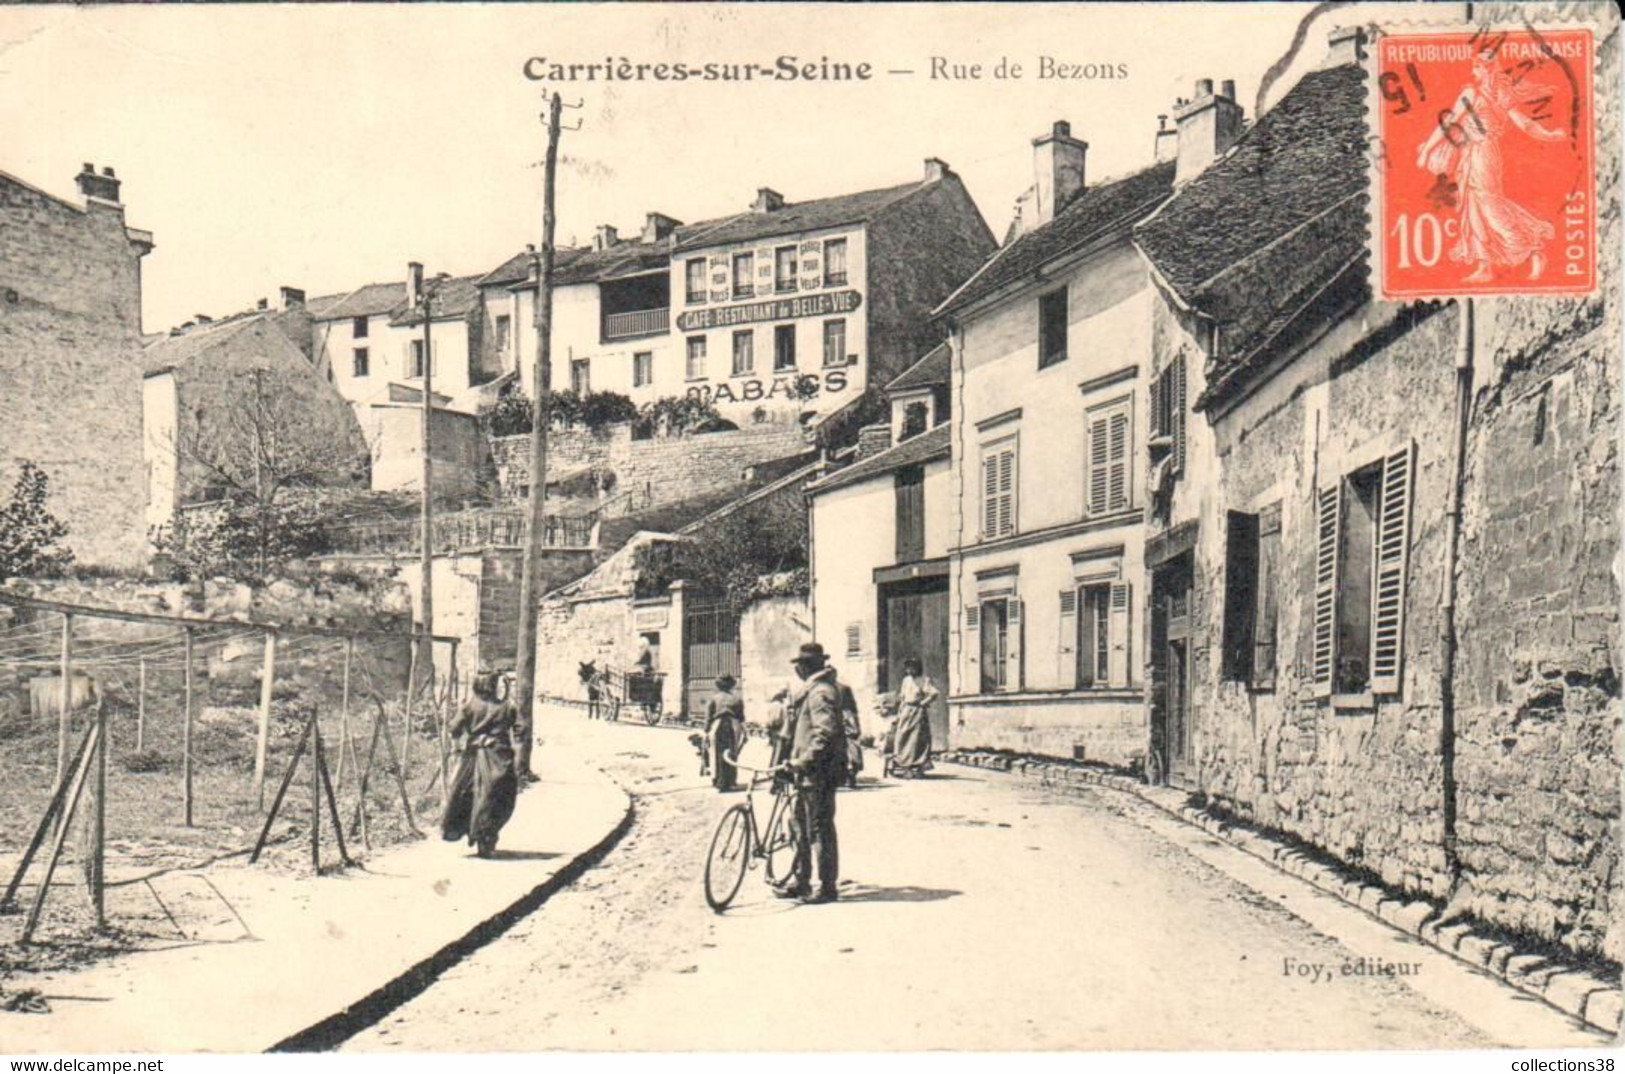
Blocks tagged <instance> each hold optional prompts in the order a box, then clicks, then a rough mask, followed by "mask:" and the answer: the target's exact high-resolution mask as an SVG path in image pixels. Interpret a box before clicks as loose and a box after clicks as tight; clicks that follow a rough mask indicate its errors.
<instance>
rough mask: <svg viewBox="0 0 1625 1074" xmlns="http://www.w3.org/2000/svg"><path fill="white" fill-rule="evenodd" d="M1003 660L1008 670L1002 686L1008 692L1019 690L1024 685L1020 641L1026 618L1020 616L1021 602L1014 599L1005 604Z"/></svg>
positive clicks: (1024, 632) (1023, 665)
mask: <svg viewBox="0 0 1625 1074" xmlns="http://www.w3.org/2000/svg"><path fill="white" fill-rule="evenodd" d="M1004 606H1005V608H1006V609H1007V611H1006V612H1005V615H1006V617H1007V618H1006V620H1005V659H1006V665H1005V666H1006V667H1007V668H1008V670H1007V671H1006V672H1005V676H1004V685H1005V688H1006V689H1008V690H1020V689H1022V688H1023V687H1024V686H1025V685H1026V674H1025V673H1026V665H1025V664H1024V663H1022V659H1023V654H1022V649H1023V648H1024V646H1023V645H1022V641H1023V640H1024V638H1025V636H1026V633H1027V617H1026V616H1025V615H1023V614H1022V612H1023V610H1024V609H1023V608H1022V602H1021V601H1019V600H1016V599H1014V598H1012V599H1010V600H1008V601H1006V602H1005V605H1004Z"/></svg>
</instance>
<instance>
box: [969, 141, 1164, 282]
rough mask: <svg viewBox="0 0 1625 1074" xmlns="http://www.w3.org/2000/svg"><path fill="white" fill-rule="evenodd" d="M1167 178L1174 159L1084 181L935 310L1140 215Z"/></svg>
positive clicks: (1160, 194) (1157, 198) (1021, 274)
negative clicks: (1120, 175) (1105, 179)
mask: <svg viewBox="0 0 1625 1074" xmlns="http://www.w3.org/2000/svg"><path fill="white" fill-rule="evenodd" d="M1173 182H1174V163H1173V162H1172V161H1168V162H1166V163H1162V164H1154V165H1152V166H1151V167H1149V168H1146V169H1144V170H1142V171H1138V172H1135V173H1134V174H1132V175H1128V176H1124V177H1123V178H1121V179H1115V180H1112V181H1110V182H1105V183H1101V184H1099V185H1098V186H1091V187H1085V188H1084V191H1083V193H1082V194H1080V195H1078V196H1077V197H1076V198H1074V199H1073V200H1072V202H1071V203H1070V204H1068V205H1067V207H1066V208H1064V209H1062V210H1061V211H1060V213H1059V214H1058V215H1057V216H1056V217H1055V219H1054V220H1051V221H1050V222H1049V223H1047V224H1045V225H1043V226H1042V227H1039V228H1035V229H1034V230H1032V231H1029V232H1028V233H1027V234H1025V235H1023V236H1021V237H1020V238H1018V239H1016V240H1015V241H1014V242H1012V243H1009V244H1007V245H1006V246H1004V247H1003V248H1002V249H1000V250H999V252H998V253H996V254H994V255H993V257H992V259H991V260H989V261H988V262H987V264H985V265H983V266H982V267H981V269H980V270H979V271H978V272H977V273H976V275H974V276H972V277H971V278H970V279H969V280H967V281H965V284H964V286H962V287H960V289H959V290H958V291H956V292H955V293H954V294H952V295H950V296H949V298H948V300H947V301H946V302H944V303H943V304H942V306H941V307H940V308H939V309H938V311H937V312H939V313H945V312H948V311H949V310H955V309H962V308H963V307H965V306H967V305H969V304H971V303H972V302H975V301H977V300H978V299H981V298H985V297H986V296H988V295H990V294H993V293H994V292H995V291H998V290H999V289H1000V288H1002V287H1005V286H1007V285H1009V284H1011V283H1015V282H1017V281H1019V280H1021V279H1024V278H1025V277H1027V276H1028V275H1029V274H1030V273H1032V272H1033V271H1034V270H1036V269H1038V268H1039V267H1040V266H1042V265H1045V264H1047V263H1049V262H1050V261H1053V260H1055V259H1056V258H1058V257H1063V256H1065V255H1066V254H1069V253H1071V252H1073V251H1074V250H1077V249H1079V248H1081V247H1083V246H1086V245H1087V244H1088V243H1090V242H1092V241H1093V240H1095V239H1096V238H1098V237H1100V236H1102V235H1105V234H1108V233H1110V232H1111V231H1112V230H1113V229H1116V228H1122V227H1126V226H1128V225H1130V224H1133V223H1134V222H1135V221H1137V220H1141V219H1143V218H1145V217H1146V216H1147V215H1149V214H1150V213H1151V211H1152V210H1153V209H1155V208H1156V207H1157V206H1158V205H1159V204H1160V203H1161V202H1162V201H1163V200H1164V199H1165V198H1167V197H1168V194H1169V192H1170V191H1171V190H1172V189H1173Z"/></svg>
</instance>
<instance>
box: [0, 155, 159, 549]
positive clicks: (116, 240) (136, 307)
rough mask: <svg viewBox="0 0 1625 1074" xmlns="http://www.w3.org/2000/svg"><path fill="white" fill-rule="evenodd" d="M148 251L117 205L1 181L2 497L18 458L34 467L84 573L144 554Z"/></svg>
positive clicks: (12, 478) (2, 177)
mask: <svg viewBox="0 0 1625 1074" xmlns="http://www.w3.org/2000/svg"><path fill="white" fill-rule="evenodd" d="M107 181H108V182H110V183H111V182H113V181H112V180H107ZM115 189H116V184H115ZM144 249H145V247H144V246H143V245H141V244H139V243H135V242H132V241H131V239H130V237H129V236H128V235H127V233H126V231H125V224H124V210H123V208H122V207H121V206H119V205H116V204H113V203H111V202H105V201H91V202H89V203H88V205H86V207H85V208H82V209H81V208H79V207H77V206H75V205H72V204H69V203H68V202H66V201H62V200H60V199H58V198H54V197H52V196H50V195H48V194H45V193H43V192H41V191H39V190H36V189H34V188H33V187H30V186H28V185H27V184H25V183H22V182H19V181H17V180H15V179H12V178H11V177H9V176H5V175H0V385H3V386H4V390H5V415H6V420H5V421H4V422H0V495H7V494H9V492H10V490H11V486H12V483H13V482H14V481H15V480H16V477H17V473H18V464H19V462H20V460H22V459H32V460H33V461H34V462H36V463H38V464H39V465H40V467H41V468H42V469H43V470H44V471H45V473H46V475H47V476H48V477H49V478H50V483H51V490H50V501H49V507H50V510H51V511H52V512H53V513H54V514H55V515H56V516H57V517H58V518H60V519H61V520H62V521H63V522H64V523H66V524H67V526H68V539H67V545H68V547H69V548H71V549H72V550H73V552H74V553H75V555H76V556H77V557H78V559H79V561H80V562H82V563H86V564H98V565H107V566H120V567H125V566H133V565H135V564H137V563H139V562H140V560H141V557H142V555H143V550H144V549H145V546H146V521H145V517H144V515H145V504H146V494H145V481H144V480H143V474H142V470H143V460H142V441H141V270H140V257H141V254H142V252H143V251H144Z"/></svg>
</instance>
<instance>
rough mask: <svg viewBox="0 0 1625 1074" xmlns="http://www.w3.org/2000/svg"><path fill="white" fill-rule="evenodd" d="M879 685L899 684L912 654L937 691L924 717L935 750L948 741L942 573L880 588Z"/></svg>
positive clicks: (945, 607)
mask: <svg viewBox="0 0 1625 1074" xmlns="http://www.w3.org/2000/svg"><path fill="white" fill-rule="evenodd" d="M879 654H880V676H879V678H880V685H881V688H882V689H883V690H887V691H894V690H896V689H897V688H898V687H899V686H901V685H902V683H903V661H905V660H907V659H909V658H910V657H913V658H915V659H917V660H919V662H920V668H921V670H922V671H923V672H924V673H925V675H926V677H927V678H929V679H930V680H931V681H932V683H934V684H935V685H936V688H937V692H938V694H939V695H940V696H939V697H938V698H937V700H936V701H934V702H932V704H931V709H930V712H929V713H928V717H929V720H930V724H931V744H932V748H934V749H939V750H940V749H946V748H947V746H948V702H947V696H948V579H947V577H946V576H942V577H937V578H922V579H916V580H910V581H906V582H896V583H893V584H890V585H884V586H881V587H880V647H879Z"/></svg>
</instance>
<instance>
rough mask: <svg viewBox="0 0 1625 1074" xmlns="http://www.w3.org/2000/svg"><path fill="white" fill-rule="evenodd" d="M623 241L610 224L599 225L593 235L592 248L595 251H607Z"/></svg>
mask: <svg viewBox="0 0 1625 1074" xmlns="http://www.w3.org/2000/svg"><path fill="white" fill-rule="evenodd" d="M620 241H621V237H620V235H618V234H617V233H616V231H615V229H614V228H613V227H611V226H610V225H608V224H599V225H598V227H597V228H596V229H594V230H593V233H592V248H593V249H594V250H607V249H609V248H610V247H611V246H614V245H615V244H616V243H617V242H620Z"/></svg>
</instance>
